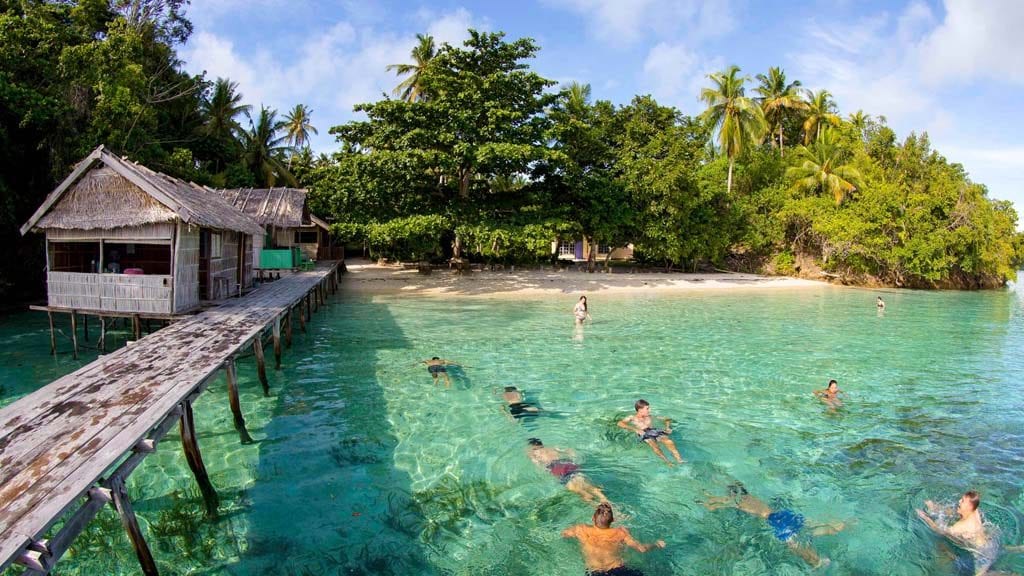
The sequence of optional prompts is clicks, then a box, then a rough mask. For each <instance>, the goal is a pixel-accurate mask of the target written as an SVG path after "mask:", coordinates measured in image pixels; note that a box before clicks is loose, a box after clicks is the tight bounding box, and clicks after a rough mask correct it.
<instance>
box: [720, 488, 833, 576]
mask: <svg viewBox="0 0 1024 576" xmlns="http://www.w3.org/2000/svg"><path fill="white" fill-rule="evenodd" d="M727 490H728V493H729V495H728V496H710V495H709V496H708V498H707V500H705V501H704V502H703V504H704V507H705V508H707V509H708V510H718V509H721V508H736V509H737V510H739V511H741V512H746V513H747V514H750V515H751V516H757V517H758V518H761V519H762V520H764V521H766V522H768V526H770V527H771V529H772V533H773V534H774V535H775V537H776V538H777V539H778V540H779V541H780V542H784V543H785V544H786V547H788V548H789V549H790V551H792V552H793V553H794V554H796V555H797V556H799V557H800V558H802V559H803V561H804V562H807V564H808V565H810V566H811V567H813V568H818V567H821V566H827V565H828V564H829V559H828V558H822V557H821V556H819V555H818V553H817V551H815V550H814V548H812V547H811V545H810V544H803V543H800V542H797V541H796V536H797V535H798V534H800V532H801V530H803V528H804V525H805V524H807V520H806V519H805V518H804V517H803V515H802V514H798V513H797V512H794V511H792V510H773V509H772V507H771V506H769V505H768V504H766V503H765V502H764V501H762V500H759V499H757V498H755V497H753V496H751V495H750V493H749V492H747V489H746V488H745V487H744V486H743V483H742V482H739V481H736V482H733V483H732V484H729V486H728V487H727ZM845 527H846V525H845V524H844V523H843V522H832V523H829V524H815V525H813V526H811V525H808V528H809V529H810V530H809V532H810V533H811V535H812V536H829V535H832V534H838V533H839V532H840V531H841V530H842V529H843V528H845Z"/></svg>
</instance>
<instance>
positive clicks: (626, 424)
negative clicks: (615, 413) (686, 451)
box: [619, 398, 683, 466]
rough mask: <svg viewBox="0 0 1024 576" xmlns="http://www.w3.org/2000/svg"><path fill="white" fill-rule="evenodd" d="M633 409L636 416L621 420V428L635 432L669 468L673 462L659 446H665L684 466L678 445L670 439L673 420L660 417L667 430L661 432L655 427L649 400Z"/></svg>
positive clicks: (635, 405) (641, 401)
mask: <svg viewBox="0 0 1024 576" xmlns="http://www.w3.org/2000/svg"><path fill="white" fill-rule="evenodd" d="M633 408H634V409H635V410H636V414H634V415H632V416H627V417H626V418H623V419H622V420H620V421H619V428H623V429H625V430H630V431H633V432H635V433H636V435H637V438H639V439H640V441H641V442H644V443H646V444H647V445H648V446H650V447H651V450H654V453H655V454H657V455H658V458H661V459H662V460H664V461H665V464H668V465H669V466H672V465H673V464H672V462H671V461H669V459H668V458H666V457H665V454H664V453H663V452H662V451H661V448H659V447H658V444H664V445H665V447H666V448H668V451H669V452H671V453H672V456H674V457H675V459H676V462H679V463H680V464H682V463H683V457H682V456H680V455H679V450H677V449H676V443H675V442H673V441H672V439H671V438H669V434H671V433H672V420H670V419H668V418H664V417H661V416H659V417H658V418H659V419H660V420H664V421H665V429H664V430H661V429H660V428H655V427H654V422H653V421H654V417H653V416H651V404H650V403H649V402H648V401H647V400H644V399H643V398H641V399H640V400H637V401H636V404H634V405H633Z"/></svg>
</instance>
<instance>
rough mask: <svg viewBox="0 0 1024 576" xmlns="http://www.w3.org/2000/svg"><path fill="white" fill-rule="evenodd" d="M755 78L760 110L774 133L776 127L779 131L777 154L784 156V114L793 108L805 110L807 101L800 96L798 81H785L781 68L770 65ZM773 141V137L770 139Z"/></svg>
mask: <svg viewBox="0 0 1024 576" xmlns="http://www.w3.org/2000/svg"><path fill="white" fill-rule="evenodd" d="M757 79H758V81H759V82H761V85H760V86H758V87H757V88H755V90H756V91H757V93H758V94H760V95H761V96H760V98H758V99H757V100H758V101H759V102H760V103H761V110H762V111H764V118H765V120H766V121H767V122H768V126H769V128H770V129H771V131H772V132H773V133H774V132H775V130H776V128H777V129H778V132H779V141H778V143H777V144H778V146H779V155H780V156H785V153H784V151H783V142H782V123H783V121H785V119H786V115H787V114H788V113H789V112H790V111H793V110H807V102H804V99H803V98H801V96H800V90H799V88H800V81H799V80H794V81H792V82H790V83H788V84H787V83H786V73H785V72H783V71H782V69H781V68H778V67H775V66H772V67H771V68H769V69H768V74H767V75H765V74H758V75H757ZM772 143H775V139H774V138H773V139H772Z"/></svg>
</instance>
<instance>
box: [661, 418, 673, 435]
mask: <svg viewBox="0 0 1024 576" xmlns="http://www.w3.org/2000/svg"><path fill="white" fill-rule="evenodd" d="M661 419H662V420H664V421H665V432H667V433H669V434H671V433H672V419H671V418H665V417H664V416H662V417H661Z"/></svg>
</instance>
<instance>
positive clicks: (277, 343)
mask: <svg viewBox="0 0 1024 576" xmlns="http://www.w3.org/2000/svg"><path fill="white" fill-rule="evenodd" d="M273 334H274V369H275V370H280V369H281V317H280V316H278V317H277V318H274V332H273Z"/></svg>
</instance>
